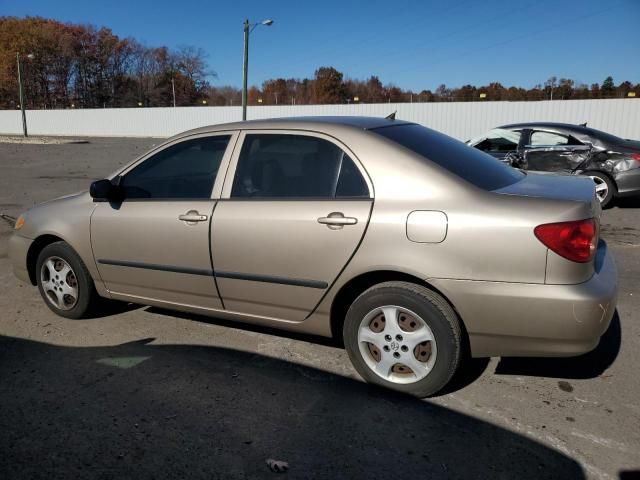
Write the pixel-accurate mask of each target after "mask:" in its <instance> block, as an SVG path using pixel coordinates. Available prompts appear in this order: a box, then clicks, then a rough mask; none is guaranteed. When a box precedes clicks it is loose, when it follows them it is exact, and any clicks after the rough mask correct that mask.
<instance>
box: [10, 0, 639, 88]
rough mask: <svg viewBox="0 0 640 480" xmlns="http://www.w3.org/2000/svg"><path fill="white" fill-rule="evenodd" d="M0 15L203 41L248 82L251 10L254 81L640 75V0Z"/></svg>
mask: <svg viewBox="0 0 640 480" xmlns="http://www.w3.org/2000/svg"><path fill="white" fill-rule="evenodd" d="M0 15H12V16H18V17H23V16H26V15H32V16H42V17H46V18H53V19H56V20H59V21H62V22H72V23H83V24H92V25H96V26H98V27H100V26H105V27H108V28H111V29H112V30H113V32H114V33H115V34H117V35H118V36H121V37H134V38H136V39H137V40H139V41H141V42H142V43H144V44H146V45H147V46H163V45H164V46H168V47H170V48H175V47H178V46H181V45H193V46H196V47H202V48H203V49H204V50H205V51H206V52H207V54H208V58H207V61H208V63H209V65H210V67H211V70H213V71H215V72H216V73H217V77H216V78H211V79H210V80H211V83H212V84H213V85H234V86H237V87H239V86H240V85H241V82H242V51H243V46H242V22H243V21H244V19H245V18H249V20H250V21H252V22H259V21H261V20H263V19H266V18H271V19H273V20H274V24H273V25H272V26H271V27H266V26H259V27H258V28H256V29H255V30H254V31H253V33H252V34H251V38H250V56H249V57H250V62H249V63H250V66H249V83H250V84H252V85H261V84H262V82H263V81H264V80H266V79H270V78H277V77H284V78H291V77H294V78H304V77H309V78H311V77H313V74H314V71H315V70H316V69H317V68H318V67H320V66H333V67H335V68H337V69H338V70H339V71H341V72H343V73H344V74H345V77H348V78H357V79H364V78H366V77H368V76H370V75H377V76H378V77H379V78H380V80H381V81H382V82H383V83H385V84H387V83H392V84H395V85H397V86H399V87H401V88H407V89H409V88H410V89H413V90H414V91H421V90H424V89H431V90H435V89H436V88H437V87H438V85H440V84H442V83H444V84H446V85H447V86H449V87H459V86H462V85H464V84H472V85H484V84H488V83H490V82H494V81H497V82H500V83H502V84H503V85H505V86H511V85H516V86H522V87H532V86H534V85H536V84H539V83H543V82H544V81H545V80H546V79H547V78H549V77H550V76H556V77H558V78H561V77H566V78H572V79H574V80H576V82H578V83H586V84H591V83H594V82H598V83H602V81H603V80H604V79H605V78H606V77H607V76H609V75H611V76H613V78H614V81H615V82H616V83H618V82H620V81H622V80H629V81H631V82H632V83H639V82H640V48H639V46H640V39H639V38H640V37H638V31H639V27H640V0H423V1H417V0H414V1H408V0H393V1H388V0H387V1H382V0H367V1H349V0H342V1H338V0H320V1H314V2H311V1H305V0H297V1H284V0H283V1H278V0H272V1H265V0H244V1H229V0H227V1H217V0H206V1H201V0H172V1H166V0H128V1H122V0H111V1H110V0H100V1H95V0H55V1H51V0H0Z"/></svg>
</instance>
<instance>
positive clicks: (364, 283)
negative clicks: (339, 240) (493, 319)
mask: <svg viewBox="0 0 640 480" xmlns="http://www.w3.org/2000/svg"><path fill="white" fill-rule="evenodd" d="M394 281H395V282H408V283H413V284H416V285H420V286H423V287H425V288H427V289H429V290H431V291H433V292H435V293H437V294H438V295H440V296H441V297H442V298H443V299H444V300H445V301H446V302H447V303H448V304H449V305H450V306H451V308H452V309H453V311H454V312H455V313H456V316H457V317H458V320H459V321H460V328H461V331H462V341H463V348H464V349H466V350H467V351H468V349H469V335H468V334H467V329H466V327H465V324H464V320H463V318H462V317H461V316H460V313H459V312H458V310H457V309H456V307H455V305H454V304H453V303H451V301H450V300H449V298H447V296H446V295H445V294H444V293H443V292H442V291H440V290H438V289H437V288H435V287H434V286H433V285H431V284H430V283H429V282H427V281H425V280H423V279H421V278H419V277H416V276H415V275H411V274H409V273H405V272H400V271H395V270H374V271H371V272H366V273H362V274H360V275H358V276H356V277H353V278H352V279H350V280H349V281H348V282H346V283H345V284H344V285H342V286H341V287H340V290H339V291H338V293H336V295H335V296H334V297H333V301H332V302H331V313H330V319H331V335H332V337H333V338H334V339H336V340H337V341H339V342H341V343H342V325H343V324H344V319H345V316H346V313H347V310H349V306H350V305H351V304H352V303H353V301H354V300H355V299H356V298H358V296H360V295H361V294H362V293H363V292H364V291H366V290H367V289H369V288H371V287H373V286H374V285H377V284H380V283H384V282H394Z"/></svg>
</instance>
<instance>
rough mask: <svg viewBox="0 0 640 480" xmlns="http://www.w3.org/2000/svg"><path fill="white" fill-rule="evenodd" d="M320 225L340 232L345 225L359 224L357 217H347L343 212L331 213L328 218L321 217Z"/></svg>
mask: <svg viewBox="0 0 640 480" xmlns="http://www.w3.org/2000/svg"><path fill="white" fill-rule="evenodd" d="M318 223H322V224H323V225H326V226H327V227H329V228H330V229H332V230H338V229H340V228H342V227H344V226H345V225H355V224H356V223H358V219H357V218H355V217H345V216H344V214H343V213H342V212H331V213H330V214H329V215H327V216H326V217H320V218H319V219H318Z"/></svg>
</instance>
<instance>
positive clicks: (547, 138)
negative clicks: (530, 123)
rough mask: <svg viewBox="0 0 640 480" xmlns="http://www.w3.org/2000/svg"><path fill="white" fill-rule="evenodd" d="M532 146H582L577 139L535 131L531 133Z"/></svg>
mask: <svg viewBox="0 0 640 480" xmlns="http://www.w3.org/2000/svg"><path fill="white" fill-rule="evenodd" d="M531 145H532V146H537V147H543V146H544V147H548V146H555V145H581V143H580V142H579V141H578V140H576V139H575V138H573V137H571V136H569V137H567V136H565V135H560V134H559V133H552V132H543V131H534V132H532V133H531Z"/></svg>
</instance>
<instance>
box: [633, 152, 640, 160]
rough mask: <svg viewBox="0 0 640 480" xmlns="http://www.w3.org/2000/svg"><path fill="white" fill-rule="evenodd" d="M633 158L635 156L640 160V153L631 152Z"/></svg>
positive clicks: (635, 158)
mask: <svg viewBox="0 0 640 480" xmlns="http://www.w3.org/2000/svg"><path fill="white" fill-rule="evenodd" d="M631 158H633V159H634V160H636V161H638V162H640V153H632V154H631Z"/></svg>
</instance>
